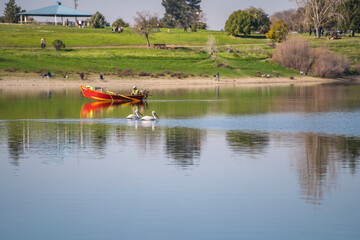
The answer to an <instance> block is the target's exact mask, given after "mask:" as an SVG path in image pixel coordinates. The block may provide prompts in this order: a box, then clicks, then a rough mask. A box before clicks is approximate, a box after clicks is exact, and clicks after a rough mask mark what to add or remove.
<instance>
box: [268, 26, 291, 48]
mask: <svg viewBox="0 0 360 240" xmlns="http://www.w3.org/2000/svg"><path fill="white" fill-rule="evenodd" d="M288 32H289V30H288V28H287V27H286V24H285V23H284V22H283V21H281V20H277V21H275V22H274V23H273V24H272V25H271V27H270V30H269V31H268V32H267V33H266V37H267V38H270V39H272V40H273V41H274V42H278V43H279V42H281V41H282V40H285V38H286V35H287V34H288Z"/></svg>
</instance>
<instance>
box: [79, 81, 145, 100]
mask: <svg viewBox="0 0 360 240" xmlns="http://www.w3.org/2000/svg"><path fill="white" fill-rule="evenodd" d="M80 88H81V91H82V93H83V95H84V96H85V97H88V98H91V99H94V100H98V101H110V102H113V101H119V102H141V101H142V100H143V99H146V98H147V97H148V93H149V92H148V91H146V90H145V91H144V92H143V93H142V94H139V95H122V94H118V93H114V92H110V91H103V90H102V89H100V88H99V89H98V88H96V89H94V88H93V87H91V86H86V87H85V86H83V85H80Z"/></svg>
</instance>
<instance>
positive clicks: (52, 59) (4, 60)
mask: <svg viewBox="0 0 360 240" xmlns="http://www.w3.org/2000/svg"><path fill="white" fill-rule="evenodd" d="M0 51H1V53H2V54H1V55H2V57H1V59H0V66H1V67H2V68H3V69H7V68H11V67H18V68H20V70H22V71H23V70H27V71H34V70H38V69H43V68H46V69H48V70H49V71H51V72H54V71H56V70H61V71H63V72H76V71H96V72H102V73H115V72H116V71H115V69H116V68H119V69H121V70H124V69H132V70H133V71H134V72H136V73H138V72H140V71H145V72H151V73H153V74H156V73H159V72H164V71H171V72H183V73H186V74H194V75H198V76H200V75H202V76H204V75H208V76H209V77H210V76H212V75H213V74H215V73H216V72H217V71H220V72H221V75H222V76H224V77H225V76H226V77H244V76H253V77H255V76H256V75H257V74H256V72H259V71H260V72H266V73H274V74H275V73H276V72H278V73H279V74H280V75H281V76H289V75H291V74H294V72H293V71H291V70H288V69H285V68H283V67H280V66H278V65H276V64H272V63H270V62H267V61H260V60H261V59H262V58H263V56H261V55H258V56H255V55H254V56H251V57H238V58H235V57H233V56H232V55H229V56H226V55H224V56H221V57H220V59H221V61H225V62H226V65H227V66H228V67H227V68H223V67H216V66H215V64H214V60H212V59H211V58H209V56H208V55H207V54H206V53H205V52H203V51H199V50H191V49H187V48H183V49H176V50H159V49H147V48H120V49H111V48H109V49H108V48H106V49H102V48H101V49H96V48H94V49H91V51H89V50H88V49H73V50H70V51H69V50H68V51H59V52H57V51H54V50H52V49H45V50H42V49H33V50H31V49H3V50H0Z"/></svg>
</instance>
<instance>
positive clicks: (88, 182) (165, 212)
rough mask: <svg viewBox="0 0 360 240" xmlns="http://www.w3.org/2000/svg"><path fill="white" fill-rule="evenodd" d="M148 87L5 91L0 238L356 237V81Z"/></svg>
mask: <svg viewBox="0 0 360 240" xmlns="http://www.w3.org/2000/svg"><path fill="white" fill-rule="evenodd" d="M152 94H153V96H152V97H151V98H150V100H149V101H147V102H146V103H144V104H141V105H130V104H122V105H119V104H118V105H115V104H102V103H92V102H91V101H89V100H87V99H84V98H83V97H82V96H81V95H80V90H79V91H58V92H51V91H47V92H32V93H23V94H21V97H20V95H19V94H18V93H13V92H7V91H0V159H1V160H0V239H4V240H8V239H166V240H167V239H221V240H222V239H327V240H328V239H360V204H359V203H360V175H359V170H360V168H359V163H360V127H359V126H360V85H319V86H307V87H304V86H303V87H296V86H291V87H258V88H208V89H197V90H196V89H194V90H182V89H179V90H176V91H162V90H153V91H152ZM135 109H139V110H140V111H141V112H142V113H143V114H145V115H150V114H151V111H152V110H155V111H156V112H157V113H158V115H159V116H160V118H161V119H160V120H159V121H158V122H153V123H143V122H136V121H128V120H126V119H125V118H126V116H127V115H129V114H130V113H132V111H133V110H135Z"/></svg>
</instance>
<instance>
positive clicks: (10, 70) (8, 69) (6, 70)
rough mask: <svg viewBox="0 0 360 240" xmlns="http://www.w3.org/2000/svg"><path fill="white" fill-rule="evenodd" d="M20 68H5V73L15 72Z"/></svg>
mask: <svg viewBox="0 0 360 240" xmlns="http://www.w3.org/2000/svg"><path fill="white" fill-rule="evenodd" d="M19 69H20V68H18V67H10V68H6V69H5V72H16V71H18V70H19Z"/></svg>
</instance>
